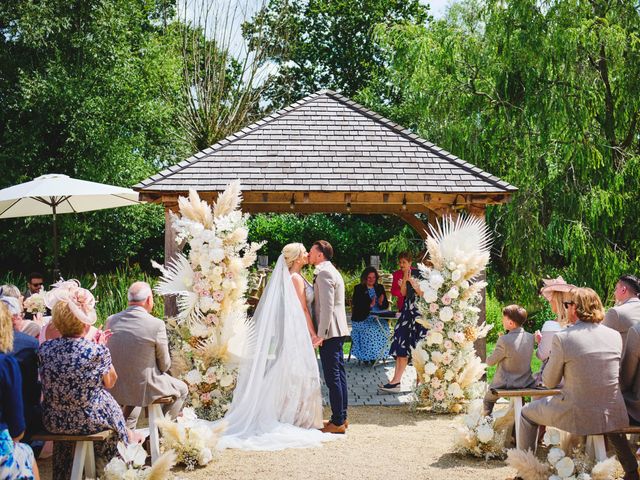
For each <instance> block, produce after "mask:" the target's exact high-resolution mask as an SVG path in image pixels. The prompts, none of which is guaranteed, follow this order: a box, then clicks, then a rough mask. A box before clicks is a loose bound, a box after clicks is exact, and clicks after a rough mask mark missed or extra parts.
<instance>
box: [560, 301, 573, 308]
mask: <svg viewBox="0 0 640 480" xmlns="http://www.w3.org/2000/svg"><path fill="white" fill-rule="evenodd" d="M575 304H576V302H562V305H564V308H569V305H575Z"/></svg>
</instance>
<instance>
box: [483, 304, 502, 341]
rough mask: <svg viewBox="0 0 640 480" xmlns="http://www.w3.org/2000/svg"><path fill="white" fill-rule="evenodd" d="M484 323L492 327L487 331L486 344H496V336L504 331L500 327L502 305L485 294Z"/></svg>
mask: <svg viewBox="0 0 640 480" xmlns="http://www.w3.org/2000/svg"><path fill="white" fill-rule="evenodd" d="M485 301H486V312H487V318H486V322H487V324H488V325H493V328H492V329H491V330H489V333H488V334H487V343H496V342H497V341H498V334H499V333H500V332H502V331H503V330H504V329H503V327H502V305H501V304H500V302H499V301H498V299H497V298H496V297H494V296H493V295H491V294H490V293H487V296H486V299H485Z"/></svg>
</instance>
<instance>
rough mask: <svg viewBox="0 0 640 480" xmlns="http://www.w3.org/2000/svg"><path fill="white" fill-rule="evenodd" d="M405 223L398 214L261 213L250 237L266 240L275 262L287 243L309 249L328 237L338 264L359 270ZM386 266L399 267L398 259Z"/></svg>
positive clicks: (253, 222) (264, 251) (253, 221)
mask: <svg viewBox="0 0 640 480" xmlns="http://www.w3.org/2000/svg"><path fill="white" fill-rule="evenodd" d="M403 226H404V222H403V221H402V220H400V219H399V218H397V217H394V216H379V215H376V216H367V215H321V214H314V215H306V216H300V215H294V214H281V215H276V214H259V215H255V216H253V217H251V219H250V221H249V240H250V241H266V242H267V244H266V245H265V246H264V247H263V248H262V250H261V253H262V254H264V255H268V256H269V260H270V261H271V262H273V261H274V260H275V259H276V258H278V256H279V255H280V251H281V250H282V247H284V246H285V245H286V244H287V243H290V242H302V243H304V244H305V245H306V247H307V249H309V248H311V245H312V244H313V242H315V241H316V240H320V239H323V240H327V241H328V242H329V243H331V245H332V246H333V250H334V260H335V263H336V265H338V266H339V267H340V268H342V269H347V270H355V269H356V268H358V267H360V266H361V264H362V263H363V262H364V264H365V265H368V264H369V257H370V256H371V255H379V254H380V247H379V245H380V243H382V242H384V241H386V240H388V239H389V237H390V236H392V235H393V234H394V233H395V232H397V231H399V230H401V229H402V228H403ZM385 266H386V267H387V268H393V267H395V258H390V259H389V261H388V262H387V264H386V265H385ZM362 268H364V267H362Z"/></svg>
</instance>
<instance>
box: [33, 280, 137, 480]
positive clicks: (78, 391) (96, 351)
mask: <svg viewBox="0 0 640 480" xmlns="http://www.w3.org/2000/svg"><path fill="white" fill-rule="evenodd" d="M51 300H52V299H51ZM94 305H95V300H94V298H93V295H92V294H91V292H89V291H88V290H85V289H83V288H75V289H67V290H60V291H58V293H57V296H56V298H55V301H53V302H52V310H53V312H52V313H53V319H52V322H53V323H54V324H55V326H56V328H57V330H58V331H59V332H60V334H61V335H62V336H61V337H60V338H56V339H53V340H49V341H47V342H45V343H43V344H42V345H40V351H39V352H38V356H39V361H40V379H41V381H42V393H43V397H44V399H43V402H42V417H43V418H42V420H43V423H44V426H45V428H46V429H47V430H49V431H50V432H52V433H61V434H64V433H66V434H71V435H86V434H90V433H96V432H100V431H103V430H114V431H115V432H116V435H113V436H112V437H111V438H110V439H109V440H108V441H106V442H96V443H95V444H94V445H95V446H94V448H95V450H96V453H97V455H98V456H99V457H101V458H103V459H105V460H107V461H109V460H110V459H111V458H113V456H114V455H115V453H116V445H117V442H118V441H122V442H125V443H129V436H128V432H127V429H126V427H125V423H124V417H123V416H122V411H121V410H120V406H119V405H118V403H117V402H116V401H115V400H114V399H113V397H112V396H111V395H110V394H109V392H107V389H108V388H112V387H113V385H114V383H115V382H116V379H117V375H116V371H115V369H114V368H113V365H112V364H111V355H110V354H109V350H108V349H107V347H105V346H104V345H98V344H96V343H94V342H91V341H89V340H87V339H85V338H84V332H85V327H86V326H87V325H92V324H93V323H95V321H96V312H95V310H94ZM72 447H73V445H72V444H69V443H67V442H55V444H54V449H53V455H54V458H55V459H56V461H55V462H54V464H53V479H54V480H61V479H66V478H68V477H69V474H70V472H71V466H72Z"/></svg>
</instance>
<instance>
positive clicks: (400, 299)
mask: <svg viewBox="0 0 640 480" xmlns="http://www.w3.org/2000/svg"><path fill="white" fill-rule="evenodd" d="M412 261H413V258H412V257H411V254H410V253H409V252H402V253H401V254H400V255H398V266H399V267H400V269H399V270H396V271H395V272H393V281H392V282H391V296H393V297H396V305H397V307H398V311H399V312H401V311H402V306H403V305H404V295H403V294H402V289H401V288H400V286H401V284H402V279H403V278H404V272H405V271H406V270H411V271H413V270H416V271H417V269H416V268H413V267H412V266H411V262H412Z"/></svg>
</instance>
